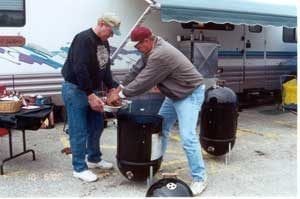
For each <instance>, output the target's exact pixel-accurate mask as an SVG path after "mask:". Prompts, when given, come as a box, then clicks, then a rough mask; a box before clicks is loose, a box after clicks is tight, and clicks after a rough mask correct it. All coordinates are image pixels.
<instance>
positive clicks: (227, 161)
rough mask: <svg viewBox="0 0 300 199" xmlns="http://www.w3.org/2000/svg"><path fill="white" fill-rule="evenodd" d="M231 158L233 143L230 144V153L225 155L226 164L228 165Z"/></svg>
mask: <svg viewBox="0 0 300 199" xmlns="http://www.w3.org/2000/svg"><path fill="white" fill-rule="evenodd" d="M230 156H231V142H229V143H228V153H227V154H226V155H225V164H226V165H228V164H229V161H230Z"/></svg>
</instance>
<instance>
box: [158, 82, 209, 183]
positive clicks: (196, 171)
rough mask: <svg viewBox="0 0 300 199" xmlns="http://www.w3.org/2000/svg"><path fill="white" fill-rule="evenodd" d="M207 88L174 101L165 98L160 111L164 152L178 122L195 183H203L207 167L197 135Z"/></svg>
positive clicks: (202, 87)
mask: <svg viewBox="0 0 300 199" xmlns="http://www.w3.org/2000/svg"><path fill="white" fill-rule="evenodd" d="M204 93H205V86H204V85H201V86H199V87H198V88H197V89H195V90H194V91H193V93H192V94H190V95H189V96H187V97H185V98H183V99H180V100H172V99H170V98H168V97H166V98H165V100H164V102H163V104H162V106H161V108H160V110H159V115H161V116H162V117H163V118H164V120H163V126H162V151H163V153H164V152H165V151H166V148H167V143H168V137H169V132H170V130H171V128H172V127H173V125H174V124H175V122H176V120H178V123H179V134H180V137H181V144H182V146H183V149H184V151H185V154H186V156H187V159H188V164H189V167H190V170H191V175H192V177H193V180H194V181H203V180H204V175H205V166H204V161H203V158H202V153H201V150H200V142H199V136H198V134H197V133H196V127H197V121H198V116H199V111H200V110H201V106H202V103H203V101H204Z"/></svg>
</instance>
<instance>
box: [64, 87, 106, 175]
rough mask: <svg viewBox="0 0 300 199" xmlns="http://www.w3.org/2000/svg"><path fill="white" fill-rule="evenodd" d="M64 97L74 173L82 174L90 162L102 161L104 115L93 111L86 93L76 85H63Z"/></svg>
mask: <svg viewBox="0 0 300 199" xmlns="http://www.w3.org/2000/svg"><path fill="white" fill-rule="evenodd" d="M62 97H63V101H64V104H65V108H66V110H67V117H68V126H69V136H70V145H71V150H72V164H73V169H74V171H77V172H81V171H84V170H86V169H87V168H88V167H87V165H86V162H85V156H86V154H87V159H88V161H89V162H94V163H96V162H99V161H101V155H102V153H101V151H100V136H101V134H102V131H103V126H104V118H103V113H100V112H95V111H93V110H92V109H91V108H90V106H89V103H88V99H87V96H86V94H85V92H84V91H82V90H80V89H78V87H77V86H76V85H75V84H72V83H69V82H64V83H63V84H62Z"/></svg>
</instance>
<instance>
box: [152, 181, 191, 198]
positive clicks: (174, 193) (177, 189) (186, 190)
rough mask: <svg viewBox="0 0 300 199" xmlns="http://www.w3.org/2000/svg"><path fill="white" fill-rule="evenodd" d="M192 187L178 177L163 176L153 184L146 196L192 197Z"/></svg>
mask: <svg viewBox="0 0 300 199" xmlns="http://www.w3.org/2000/svg"><path fill="white" fill-rule="evenodd" d="M192 196H193V193H192V190H191V189H190V187H189V186H188V185H187V184H186V183H185V182H183V181H182V180H179V179H176V178H163V179H160V180H158V181H157V182H155V183H154V184H152V185H151V187H150V188H149V189H148V191H147V193H146V197H192Z"/></svg>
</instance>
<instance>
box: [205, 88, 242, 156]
mask: <svg viewBox="0 0 300 199" xmlns="http://www.w3.org/2000/svg"><path fill="white" fill-rule="evenodd" d="M237 118H238V103H237V96H236V94H235V93H234V92H233V91H232V90H231V89H230V88H227V87H222V86H214V87H211V88H209V89H207V91H206V93H205V100H204V103H203V105H202V110H201V128H200V143H201V146H202V148H203V149H204V150H205V151H206V152H207V153H209V154H212V155H216V156H220V155H224V154H226V153H227V152H229V151H230V150H231V149H232V148H233V146H234V143H235V138H236V128H237Z"/></svg>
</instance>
